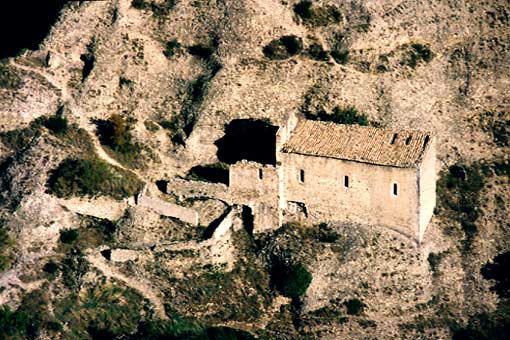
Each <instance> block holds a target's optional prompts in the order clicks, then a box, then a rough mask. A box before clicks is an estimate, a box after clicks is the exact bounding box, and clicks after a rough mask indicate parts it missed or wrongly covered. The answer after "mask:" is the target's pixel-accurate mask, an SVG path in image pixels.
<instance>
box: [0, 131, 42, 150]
mask: <svg viewBox="0 0 510 340" xmlns="http://www.w3.org/2000/svg"><path fill="white" fill-rule="evenodd" d="M40 134H41V131H40V130H39V129H38V127H34V126H29V127H27V128H24V129H17V130H10V131H2V132H0V139H1V140H2V143H3V144H4V145H5V146H6V147H8V148H9V149H11V150H14V151H19V150H22V149H23V148H25V147H26V146H27V145H28V144H29V143H30V141H31V140H32V139H33V138H35V137H37V136H39V135H40Z"/></svg>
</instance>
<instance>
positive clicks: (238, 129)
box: [214, 119, 278, 165]
mask: <svg viewBox="0 0 510 340" xmlns="http://www.w3.org/2000/svg"><path fill="white" fill-rule="evenodd" d="M277 131H278V127H276V126H274V125H271V124H269V123H268V122H266V121H264V120H260V119H234V120H232V121H231V122H230V123H228V124H227V125H225V135H224V136H223V137H222V138H220V139H218V140H217V141H216V142H215V143H214V144H216V146H217V147H218V153H217V156H218V159H219V160H220V161H221V162H225V163H227V164H234V163H236V162H238V161H240V160H243V159H246V160H248V161H254V162H258V163H262V164H272V165H275V164H276V132H277Z"/></svg>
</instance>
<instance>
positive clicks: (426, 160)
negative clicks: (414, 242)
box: [418, 139, 436, 241]
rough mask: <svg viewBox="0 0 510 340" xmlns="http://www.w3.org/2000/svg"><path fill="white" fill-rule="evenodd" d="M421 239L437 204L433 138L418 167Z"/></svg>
mask: <svg viewBox="0 0 510 340" xmlns="http://www.w3.org/2000/svg"><path fill="white" fill-rule="evenodd" d="M418 185H419V191H418V194H419V197H420V198H419V213H420V217H419V232H418V234H419V237H418V238H419V240H420V241H421V240H422V239H423V235H424V234H425V230H426V229H427V225H428V223H429V221H430V219H431V218H432V215H433V213H434V208H435V206H436V145H435V140H434V139H432V140H431V141H430V144H429V146H428V150H426V152H425V154H424V157H423V161H422V163H421V164H420V167H419V169H418Z"/></svg>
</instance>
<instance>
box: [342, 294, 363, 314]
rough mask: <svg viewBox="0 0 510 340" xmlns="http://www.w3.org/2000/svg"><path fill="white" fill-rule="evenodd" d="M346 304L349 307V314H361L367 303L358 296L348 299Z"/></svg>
mask: <svg viewBox="0 0 510 340" xmlns="http://www.w3.org/2000/svg"><path fill="white" fill-rule="evenodd" d="M344 304H345V307H346V308H347V314H349V315H360V314H361V313H363V309H364V308H365V304H364V303H363V302H362V301H361V300H360V299H356V298H354V299H350V300H347V301H345V302H344Z"/></svg>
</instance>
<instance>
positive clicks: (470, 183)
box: [437, 163, 485, 250]
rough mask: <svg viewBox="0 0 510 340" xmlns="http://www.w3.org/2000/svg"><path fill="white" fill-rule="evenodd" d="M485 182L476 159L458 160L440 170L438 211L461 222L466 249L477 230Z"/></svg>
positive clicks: (468, 247)
mask: <svg viewBox="0 0 510 340" xmlns="http://www.w3.org/2000/svg"><path fill="white" fill-rule="evenodd" d="M484 185H485V179H484V175H483V172H482V167H481V166H480V165H479V164H477V163H473V164H471V165H467V164H461V163H458V164H455V165H452V166H450V167H449V168H448V170H446V171H442V172H441V173H440V178H439V180H438V181H437V188H438V190H437V193H438V211H439V212H440V213H443V214H445V215H446V217H448V218H450V219H452V220H453V221H456V222H457V223H460V225H461V227H462V230H463V231H464V234H465V241H464V250H469V249H470V247H471V243H472V241H473V238H474V236H475V235H476V233H477V232H478V228H477V226H476V224H475V221H476V220H477V219H478V216H479V215H480V213H481V210H480V204H479V200H480V192H481V190H482V189H483V187H484Z"/></svg>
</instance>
